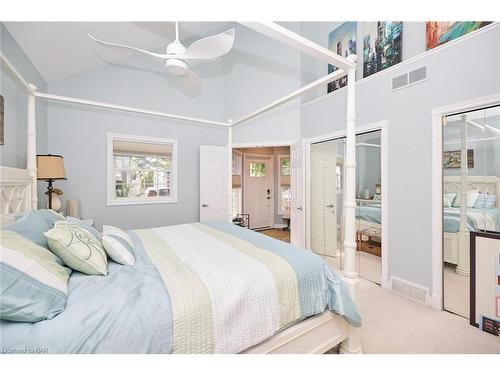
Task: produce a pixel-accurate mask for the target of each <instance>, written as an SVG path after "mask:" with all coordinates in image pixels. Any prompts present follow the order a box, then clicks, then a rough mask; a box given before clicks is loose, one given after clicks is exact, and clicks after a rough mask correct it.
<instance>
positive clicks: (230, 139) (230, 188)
mask: <svg viewBox="0 0 500 375" xmlns="http://www.w3.org/2000/svg"><path fill="white" fill-rule="evenodd" d="M228 124H229V126H228V127H227V152H228V158H229V163H228V178H227V183H228V193H229V194H228V198H227V199H228V204H227V220H228V222H229V223H232V222H233V194H232V191H233V127H232V126H233V120H232V119H229V120H228Z"/></svg>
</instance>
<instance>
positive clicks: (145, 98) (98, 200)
mask: <svg viewBox="0 0 500 375" xmlns="http://www.w3.org/2000/svg"><path fill="white" fill-rule="evenodd" d="M155 63H158V61H156V60H153V61H149V60H148V59H147V57H146V58H142V56H139V57H134V58H132V59H130V60H127V61H125V62H123V63H121V64H119V65H117V64H113V65H106V66H102V67H99V68H96V69H93V70H90V71H87V72H85V73H82V74H79V75H77V76H74V77H70V78H67V79H64V80H62V81H59V82H54V83H50V84H49V91H50V92H51V93H59V94H64V95H68V96H75V97H78V98H87V99H94V100H102V101H106V102H111V103H116V104H122V105H129V106H134V107H139V108H145V109H151V110H158V111H163V112H171V113H176V114H185V115H189V116H198V117H205V118H209V119H214V120H220V119H222V118H223V117H222V102H221V91H222V90H221V82H220V78H219V76H220V71H221V69H222V66H221V64H220V62H215V63H211V64H207V65H199V66H197V67H196V68H195V69H196V72H197V73H198V74H199V75H200V76H201V77H203V87H202V88H201V89H199V90H195V91H194V92H190V93H186V92H184V91H183V90H182V89H181V88H180V87H176V86H178V82H170V84H169V79H172V78H171V77H169V76H168V75H167V73H166V72H164V71H162V70H161V69H163V66H162V65H161V64H159V65H158V64H155ZM134 67H140V68H134ZM154 69H158V71H156V72H155V71H153V72H152V71H151V70H154ZM48 123H49V150H50V151H51V152H52V153H58V154H61V155H63V156H64V162H65V167H66V173H67V177H68V180H67V181H64V182H59V181H58V182H57V186H59V187H62V189H63V190H64V199H71V198H78V199H80V200H81V205H82V216H83V217H84V218H93V219H95V221H96V226H97V228H98V229H100V228H101V225H102V224H111V225H117V226H119V227H122V228H125V229H129V228H144V227H154V226H162V225H170V224H177V223H185V222H193V221H198V220H199V146H200V145H204V144H212V145H224V144H225V143H226V142H227V130H226V129H225V128H220V127H213V126H207V125H201V124H200V125H194V124H192V123H189V122H181V121H172V120H168V119H161V118H153V117H149V116H144V115H138V114H131V113H120V112H115V111H110V110H100V109H95V108H90V107H83V106H75V105H66V104H56V103H49V104H48ZM107 132H116V133H127V134H137V135H147V136H156V137H164V138H176V139H177V140H178V153H179V155H178V201H179V202H178V203H172V204H152V205H135V206H113V207H107V206H106V133H107Z"/></svg>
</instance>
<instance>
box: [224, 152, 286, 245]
mask: <svg viewBox="0 0 500 375" xmlns="http://www.w3.org/2000/svg"><path fill="white" fill-rule="evenodd" d="M290 174H291V169H290V147H289V146H276V147H270V146H269V147H267V146H266V147H238V148H234V149H233V178H232V180H233V189H232V201H233V222H234V223H235V224H237V225H241V226H245V227H247V228H249V229H252V230H256V231H259V232H261V233H262V234H265V235H268V236H270V237H273V238H276V239H279V240H281V241H285V242H290V204H291V181H290Z"/></svg>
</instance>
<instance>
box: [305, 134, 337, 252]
mask: <svg viewBox="0 0 500 375" xmlns="http://www.w3.org/2000/svg"><path fill="white" fill-rule="evenodd" d="M336 203H337V196H336V145H335V143H334V142H324V143H320V144H315V145H313V146H312V147H311V248H312V250H313V251H314V252H316V253H317V254H320V255H328V256H336V255H337V213H336Z"/></svg>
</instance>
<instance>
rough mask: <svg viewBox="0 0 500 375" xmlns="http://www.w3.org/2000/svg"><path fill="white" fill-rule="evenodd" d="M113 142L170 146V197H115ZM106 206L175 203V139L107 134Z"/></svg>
mask: <svg viewBox="0 0 500 375" xmlns="http://www.w3.org/2000/svg"><path fill="white" fill-rule="evenodd" d="M113 141H129V142H138V143H151V144H168V145H172V160H171V167H172V170H171V173H170V176H171V179H170V181H171V186H170V196H168V197H128V198H116V197H115V173H114V171H115V168H114V156H113ZM106 180H107V187H106V191H107V205H108V206H127V205H136V204H158V203H177V139H171V138H158V137H148V136H143V135H133V134H119V133H107V170H106Z"/></svg>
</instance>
